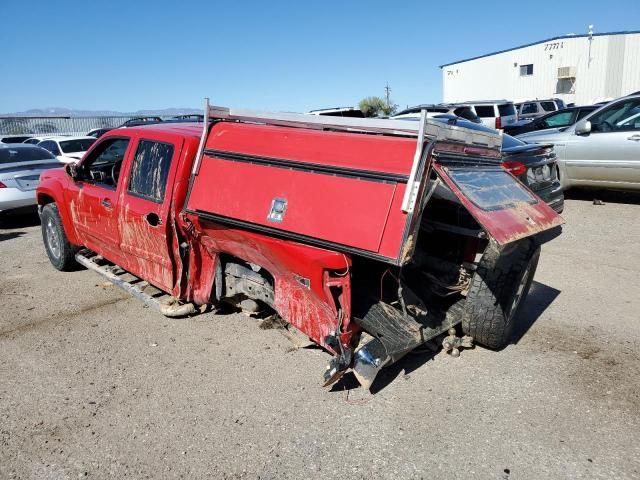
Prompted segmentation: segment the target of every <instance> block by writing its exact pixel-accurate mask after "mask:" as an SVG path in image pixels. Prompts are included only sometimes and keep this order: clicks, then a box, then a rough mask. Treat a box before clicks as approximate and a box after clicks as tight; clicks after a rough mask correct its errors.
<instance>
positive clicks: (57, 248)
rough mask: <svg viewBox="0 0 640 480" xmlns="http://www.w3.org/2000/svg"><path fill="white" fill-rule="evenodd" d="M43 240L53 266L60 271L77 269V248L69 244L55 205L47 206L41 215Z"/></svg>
mask: <svg viewBox="0 0 640 480" xmlns="http://www.w3.org/2000/svg"><path fill="white" fill-rule="evenodd" d="M40 221H41V223H42V240H43V241H44V248H45V250H46V251H47V256H48V257H49V261H50V262H51V264H52V265H53V266H54V267H55V268H56V269H58V270H61V271H69V270H73V269H75V268H77V266H78V264H77V263H76V260H75V254H76V251H77V248H75V247H74V246H73V245H71V244H70V243H69V240H68V239H67V235H66V234H65V233H64V227H63V226H62V219H61V218H60V213H59V212H58V206H57V205H56V204H55V203H50V204H48V205H45V206H44V208H43V209H42V213H41V215H40Z"/></svg>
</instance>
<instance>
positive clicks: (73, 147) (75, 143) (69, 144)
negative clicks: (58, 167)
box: [60, 138, 96, 153]
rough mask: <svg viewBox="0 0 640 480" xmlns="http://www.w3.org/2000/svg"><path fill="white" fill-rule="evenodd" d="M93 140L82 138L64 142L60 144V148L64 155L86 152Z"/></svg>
mask: <svg viewBox="0 0 640 480" xmlns="http://www.w3.org/2000/svg"><path fill="white" fill-rule="evenodd" d="M95 141H96V139H95V138H82V139H79V140H65V141H63V142H60V148H61V149H62V151H63V152H64V153H71V152H86V151H87V150H89V147H90V146H91V145H93V142H95Z"/></svg>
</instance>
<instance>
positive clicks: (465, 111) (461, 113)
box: [453, 107, 478, 122]
mask: <svg viewBox="0 0 640 480" xmlns="http://www.w3.org/2000/svg"><path fill="white" fill-rule="evenodd" d="M453 113H454V114H455V115H457V116H458V117H461V118H464V119H466V120H471V121H472V122H475V121H478V116H477V115H476V114H475V113H473V110H471V109H470V108H469V107H459V108H456V109H455V110H454V111H453Z"/></svg>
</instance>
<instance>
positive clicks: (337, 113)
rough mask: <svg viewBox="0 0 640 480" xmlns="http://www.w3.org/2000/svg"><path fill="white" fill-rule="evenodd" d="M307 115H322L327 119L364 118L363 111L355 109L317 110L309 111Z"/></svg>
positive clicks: (334, 108)
mask: <svg viewBox="0 0 640 480" xmlns="http://www.w3.org/2000/svg"><path fill="white" fill-rule="evenodd" d="M307 115H320V116H325V117H351V118H364V113H362V110H360V109H359V108H355V107H333V108H320V109H317V110H309V111H308V112H307Z"/></svg>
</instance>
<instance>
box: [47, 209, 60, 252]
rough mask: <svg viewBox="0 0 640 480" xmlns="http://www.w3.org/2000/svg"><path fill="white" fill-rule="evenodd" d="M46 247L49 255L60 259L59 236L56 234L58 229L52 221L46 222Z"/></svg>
mask: <svg viewBox="0 0 640 480" xmlns="http://www.w3.org/2000/svg"><path fill="white" fill-rule="evenodd" d="M46 231H47V245H48V246H49V251H50V252H51V255H53V256H54V257H55V258H60V235H59V234H58V229H57V228H56V226H55V224H54V223H53V220H52V219H50V218H49V219H48V220H47V226H46Z"/></svg>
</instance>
